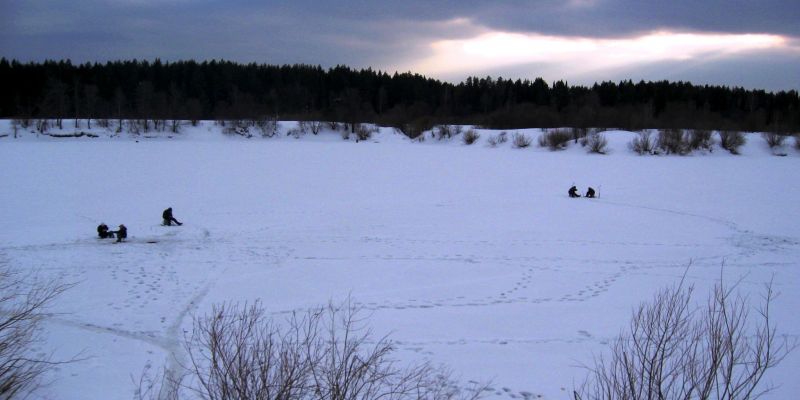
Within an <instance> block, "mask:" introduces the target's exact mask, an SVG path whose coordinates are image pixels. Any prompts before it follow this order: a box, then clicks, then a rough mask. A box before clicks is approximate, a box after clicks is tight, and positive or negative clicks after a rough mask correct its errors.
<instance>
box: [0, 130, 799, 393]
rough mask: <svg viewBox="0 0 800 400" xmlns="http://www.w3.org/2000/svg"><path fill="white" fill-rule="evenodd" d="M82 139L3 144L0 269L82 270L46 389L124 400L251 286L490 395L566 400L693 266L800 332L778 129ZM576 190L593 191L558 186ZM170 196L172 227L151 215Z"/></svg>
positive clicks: (694, 274) (786, 166) (695, 278)
mask: <svg viewBox="0 0 800 400" xmlns="http://www.w3.org/2000/svg"><path fill="white" fill-rule="evenodd" d="M69 124H71V121H70V122H66V121H65V125H67V126H69ZM293 126H294V123H291V122H282V123H281V130H282V131H281V132H285V131H286V130H288V129H290V128H292V127H293ZM67 131H70V130H67ZM11 132H12V130H11V125H10V122H9V121H0V134H5V133H8V134H11ZM95 132H97V133H99V135H100V137H99V138H87V137H83V138H77V139H76V138H68V139H57V138H51V137H45V136H37V135H35V134H33V133H29V132H25V133H24V134H23V135H22V137H20V138H18V139H13V138H12V137H11V136H6V137H2V138H0V171H2V172H0V185H1V186H2V191H0V204H2V205H3V206H2V208H0V226H2V229H1V230H0V264H5V265H8V266H11V267H13V268H16V269H20V270H23V271H37V273H38V275H39V276H40V277H42V278H57V279H60V280H61V281H62V282H72V283H75V284H76V287H74V288H73V289H71V290H69V291H68V292H67V293H65V294H64V295H62V296H61V297H60V298H58V300H57V302H56V303H54V304H53V305H52V307H51V308H50V311H51V312H53V315H52V316H51V317H50V318H48V319H47V321H46V323H45V343H43V345H42V348H41V349H40V351H41V352H48V351H54V352H55V356H56V358H58V357H62V358H68V357H72V356H75V355H80V357H81V358H84V360H83V361H79V362H75V363H70V364H66V365H61V366H58V367H57V368H56V370H55V371H54V373H53V374H52V376H50V377H49V381H50V383H49V385H48V386H47V387H46V388H45V389H44V390H43V391H42V392H41V396H42V398H47V399H130V398H132V396H133V393H134V389H135V386H136V385H135V384H134V382H133V380H136V379H138V377H139V375H140V374H141V373H142V371H143V370H145V368H147V366H151V367H152V368H153V369H155V368H158V367H163V366H166V365H171V363H174V362H176V359H177V360H179V359H180V358H181V357H182V356H183V355H182V350H181V348H180V345H179V344H180V342H181V340H182V338H183V335H184V332H185V330H187V329H189V328H190V326H191V318H192V316H194V315H202V314H204V313H205V312H206V311H208V310H209V309H210V307H211V305H212V304H215V303H219V302H223V301H252V300H254V299H261V301H262V302H263V304H264V305H265V306H266V307H267V308H268V310H269V312H270V313H273V314H274V315H275V316H276V317H277V318H281V317H282V316H283V315H284V313H286V312H288V311H292V310H302V309H305V308H307V307H311V306H317V305H322V304H325V303H327V302H328V301H331V300H332V301H334V302H338V301H341V300H342V299H344V298H346V297H347V296H351V297H352V299H354V300H355V301H356V302H358V303H359V304H360V305H361V306H362V307H363V308H364V309H365V310H366V312H368V313H369V315H370V321H371V325H372V328H373V329H374V330H375V331H376V333H377V334H384V333H388V334H390V337H391V339H393V340H394V341H395V342H396V344H397V346H398V353H397V355H398V356H399V357H401V358H402V359H403V360H408V361H422V360H430V361H432V362H433V363H435V364H445V365H448V366H450V367H451V368H452V369H453V370H454V371H455V372H456V373H457V374H458V375H459V376H460V377H461V378H462V380H463V381H465V382H466V381H468V380H476V381H485V380H491V381H492V384H491V387H492V388H493V391H492V392H490V393H489V396H487V397H488V398H523V397H526V396H534V397H541V398H544V399H566V398H570V396H571V392H572V388H573V385H574V384H576V383H579V382H580V381H581V380H582V379H583V377H584V375H585V372H586V371H585V370H584V369H582V368H581V367H580V366H581V365H585V364H588V363H590V362H591V360H592V356H593V355H595V354H599V353H601V352H602V351H603V350H604V349H605V348H606V345H607V343H608V342H609V341H610V340H611V339H613V338H614V337H615V336H616V335H617V334H618V333H619V332H620V331H621V330H623V329H624V328H625V327H626V325H627V323H628V320H629V317H630V313H631V310H632V308H633V307H634V306H636V305H637V304H639V303H640V302H642V301H647V300H649V299H650V298H651V296H652V295H653V294H654V293H655V291H656V290H657V289H659V288H662V287H664V286H667V285H670V284H674V283H676V282H677V281H678V280H679V279H680V277H681V276H682V275H683V273H684V271H685V270H686V266H687V265H688V264H689V263H691V264H692V265H691V267H690V268H689V270H688V279H689V281H690V282H691V283H693V284H695V285H697V288H698V290H699V292H700V293H701V294H700V295H699V296H698V297H697V300H698V301H703V300H704V297H703V296H704V295H703V294H702V293H705V291H706V290H708V289H709V288H710V287H711V285H713V283H714V282H715V281H716V280H718V279H719V278H720V274H721V271H722V274H723V275H724V277H725V279H726V281H729V282H733V281H735V280H737V279H740V278H742V279H743V281H742V283H741V285H740V289H741V290H743V291H745V292H747V293H751V298H752V299H754V301H756V300H758V299H759V298H760V297H759V296H760V294H761V293H763V291H762V289H763V285H764V283H766V282H768V281H770V279H772V278H773V277H774V287H775V289H776V290H777V291H779V292H780V296H779V297H778V299H777V300H775V302H774V304H773V308H772V311H773V312H774V318H775V321H777V326H778V330H779V333H782V334H786V335H789V336H791V337H793V338H797V337H799V336H798V335H800V321H798V318H797V316H796V312H797V309H798V306H800V291H798V290H797V289H798V288H800V268H798V267H800V265H799V264H800V227H798V215H800V187H798V185H797V184H796V183H797V174H798V171H800V152H798V151H797V150H795V149H794V148H791V146H790V145H791V143H787V146H786V148H785V149H784V150H783V153H785V154H786V156H785V157H775V156H774V155H772V152H771V151H770V150H769V149H768V148H767V146H766V144H765V143H764V141H763V140H762V139H761V138H760V137H758V136H757V135H755V134H750V135H748V143H747V144H746V146H745V147H744V148H743V150H742V155H740V156H733V155H730V154H728V153H726V152H724V151H723V150H721V149H719V148H718V147H717V148H716V149H715V150H714V151H713V152H709V153H703V154H693V155H690V156H685V157H681V156H638V155H635V154H633V153H632V152H631V151H630V150H628V149H627V143H628V142H629V141H630V140H631V139H632V138H633V137H634V134H633V133H631V132H622V131H613V132H605V133H604V135H606V137H607V138H608V139H609V148H610V152H609V154H608V155H590V154H586V150H585V149H584V148H581V147H580V145H576V144H571V145H570V147H569V148H568V149H567V150H565V151H560V152H550V151H548V150H546V149H542V148H539V147H536V146H535V143H536V137H537V136H538V135H539V134H541V131H540V130H537V129H531V130H521V131H519V132H521V133H524V134H526V135H529V136H530V137H532V138H533V139H534V141H533V143H534V146H533V147H531V148H527V149H514V148H512V146H511V143H510V141H509V142H507V143H504V144H501V145H499V146H498V147H497V148H492V147H490V146H488V145H487V139H488V138H489V136H490V135H496V134H497V133H498V132H497V131H487V130H479V132H480V133H481V138H480V140H479V142H478V143H476V144H474V145H472V146H466V145H464V144H463V143H462V142H461V141H460V139H459V138H458V137H456V138H454V139H451V140H449V141H437V140H433V139H430V137H428V139H427V140H426V141H424V142H422V143H418V142H412V141H410V140H408V139H407V138H405V137H404V136H402V135H399V134H396V133H394V132H393V131H392V130H391V129H388V128H382V129H381V131H380V132H379V133H378V134H376V135H375V136H374V137H373V138H372V139H370V140H368V141H362V142H361V143H355V142H354V141H353V140H349V141H344V140H342V138H341V137H340V136H339V134H338V133H335V132H330V131H326V132H323V133H321V134H320V135H318V136H314V135H310V134H309V135H305V136H303V137H301V138H300V139H294V138H292V137H291V136H286V135H284V134H283V133H281V134H280V135H278V136H276V137H274V138H270V139H264V138H260V137H254V138H252V139H245V138H242V137H238V136H237V137H230V136H224V135H222V134H221V133H220V128H219V127H218V126H215V125H214V124H213V123H211V122H204V123H202V124H201V125H200V126H198V127H195V128H193V127H189V126H187V127H184V128H183V131H182V133H180V134H177V135H168V134H166V133H153V134H151V135H149V136H151V137H149V138H146V137H144V136H139V137H132V136H129V135H127V134H125V135H112V134H110V133H108V132H105V131H102V130H95ZM513 132H515V131H509V135H511V134H512V133H513ZM12 136H13V135H12ZM573 183H574V184H575V185H577V186H578V188H579V189H580V190H581V192H584V191H585V190H586V187H587V186H593V187H594V188H595V189H598V191H599V194H600V198H598V199H594V200H589V199H570V198H568V197H567V195H566V192H567V188H569V186H571V185H572V184H573ZM170 206H171V207H173V209H174V212H175V216H176V217H177V218H178V219H179V220H181V221H183V222H185V224H184V226H181V227H163V226H160V216H161V211H162V210H163V209H165V208H166V207H170ZM100 222H105V223H107V224H108V225H109V226H111V227H112V229H115V227H116V226H117V225H118V224H120V223H124V224H125V225H126V226H127V227H128V235H129V239H128V242H126V243H124V244H114V243H112V242H111V241H109V240H99V239H96V238H95V227H96V226H97V225H98V224H99V223H100ZM150 242H156V243H150ZM723 263H724V265H725V267H724V269H722V268H721V266H722V264H723ZM798 369H800V352H798V351H796V352H794V353H792V354H791V355H790V356H789V357H788V358H787V359H786V360H785V361H784V362H783V363H782V364H781V365H780V366H779V367H777V368H776V369H775V370H773V371H772V373H771V374H768V376H767V380H768V381H770V382H772V383H773V384H775V385H778V388H777V389H776V390H775V391H774V392H772V393H771V394H770V395H769V396H768V397H767V398H771V399H793V398H796V397H797V394H798V393H800V381H798V380H797V379H796V371H797V370H798Z"/></svg>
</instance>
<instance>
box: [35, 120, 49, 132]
mask: <svg viewBox="0 0 800 400" xmlns="http://www.w3.org/2000/svg"><path fill="white" fill-rule="evenodd" d="M49 130H50V120H49V119H47V118H42V119H38V120H36V131H37V132H39V133H47V131H49Z"/></svg>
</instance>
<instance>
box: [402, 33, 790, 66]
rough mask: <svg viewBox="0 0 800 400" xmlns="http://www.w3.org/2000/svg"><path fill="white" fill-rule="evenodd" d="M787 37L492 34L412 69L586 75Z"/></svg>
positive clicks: (441, 47) (778, 42) (444, 47)
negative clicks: (549, 70)
mask: <svg viewBox="0 0 800 400" xmlns="http://www.w3.org/2000/svg"><path fill="white" fill-rule="evenodd" d="M788 43H789V41H788V39H787V38H785V37H783V36H780V35H774V34H708V33H678V32H669V31H657V32H651V33H648V34H646V35H642V36H637V37H628V38H615V39H598V38H586V37H567V36H547V35H540V34H520V33H506V32H489V33H484V34H481V35H479V36H477V37H474V38H471V39H462V40H440V41H436V42H434V43H432V44H431V50H432V53H433V54H432V55H431V56H430V57H428V58H427V59H425V60H423V61H422V62H420V63H417V64H415V65H413V66H412V69H414V70H417V71H420V72H422V73H424V74H430V75H442V74H452V73H458V72H468V71H474V70H487V69H491V68H497V67H507V66H514V65H524V64H533V63H542V64H556V65H560V66H562V67H563V68H559V69H560V70H562V71H565V72H570V73H585V72H588V71H597V70H605V69H614V68H621V67H627V66H631V65H637V64H647V63H657V62H660V61H680V60H700V61H702V60H704V59H708V60H711V59H717V58H720V57H725V56H730V55H734V54H741V53H746V52H754V51H759V50H773V49H786V48H788V46H789V44H788Z"/></svg>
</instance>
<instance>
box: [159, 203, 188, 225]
mask: <svg viewBox="0 0 800 400" xmlns="http://www.w3.org/2000/svg"><path fill="white" fill-rule="evenodd" d="M161 217H162V218H164V225H166V226H171V225H172V223H173V222H175V223H176V224H178V225H183V224H182V223H180V222H178V220H177V219H175V217H173V216H172V207H170V208H168V209H166V210H164V212H163V213H161Z"/></svg>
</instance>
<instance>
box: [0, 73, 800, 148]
mask: <svg viewBox="0 0 800 400" xmlns="http://www.w3.org/2000/svg"><path fill="white" fill-rule="evenodd" d="M0 87H2V88H3V90H2V92H0V118H13V119H20V120H32V119H37V118H38V119H41V118H48V119H54V120H56V121H58V123H59V124H61V121H62V120H63V119H70V118H74V119H76V120H77V119H79V118H80V119H89V120H92V119H95V120H119V121H120V125H121V121H122V120H123V119H144V120H145V121H146V120H147V119H153V121H158V120H161V121H164V120H168V119H180V120H189V121H198V120H203V119H206V120H237V119H239V120H243V119H259V118H271V119H281V120H301V121H304V120H308V121H311V120H313V121H337V122H343V123H346V124H350V125H351V126H352V125H353V124H354V123H356V122H373V123H377V124H380V125H383V126H393V127H397V128H399V129H401V130H402V131H403V132H404V133H406V134H407V135H409V136H411V137H414V136H416V135H418V134H419V133H420V132H422V131H424V130H426V129H429V128H430V127H431V126H433V125H435V124H443V123H447V124H473V125H478V126H482V127H486V128H495V129H515V128H525V127H542V128H549V127H584V128H585V127H594V128H620V129H626V130H639V129H645V128H681V129H712V130H739V131H761V132H767V131H768V132H776V133H781V134H789V133H795V132H798V131H800V97H798V92H797V91H795V90H789V91H780V92H767V91H764V90H748V89H744V88H739V87H725V86H709V85H703V86H700V85H695V84H692V83H689V82H669V81H657V82H644V81H640V82H638V83H634V82H632V81H630V80H627V81H621V82H618V83H616V82H600V83H595V84H593V85H592V86H590V87H587V86H580V85H570V84H569V83H568V82H565V81H556V82H552V83H547V82H545V81H544V80H543V79H541V78H537V79H534V80H528V79H525V80H523V79H516V80H511V79H504V78H501V77H498V78H492V77H489V76H487V77H469V78H467V79H466V80H465V81H463V82H460V83H457V84H454V83H449V82H443V81H439V80H436V79H431V78H428V77H425V76H422V75H420V74H416V73H413V72H404V73H398V72H395V73H392V74H389V73H387V72H383V71H375V70H373V69H371V68H367V69H354V68H350V67H347V66H341V65H340V66H336V67H332V68H328V69H324V68H322V67H321V66H313V65H268V64H256V63H250V64H241V63H235V62H231V61H222V60H213V61H203V62H197V61H177V62H162V61H161V60H158V59H156V60H154V61H142V60H127V61H111V62H106V63H84V64H73V63H72V62H70V61H69V60H61V61H44V62H28V63H22V62H19V61H16V60H8V59H5V58H2V59H0Z"/></svg>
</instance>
